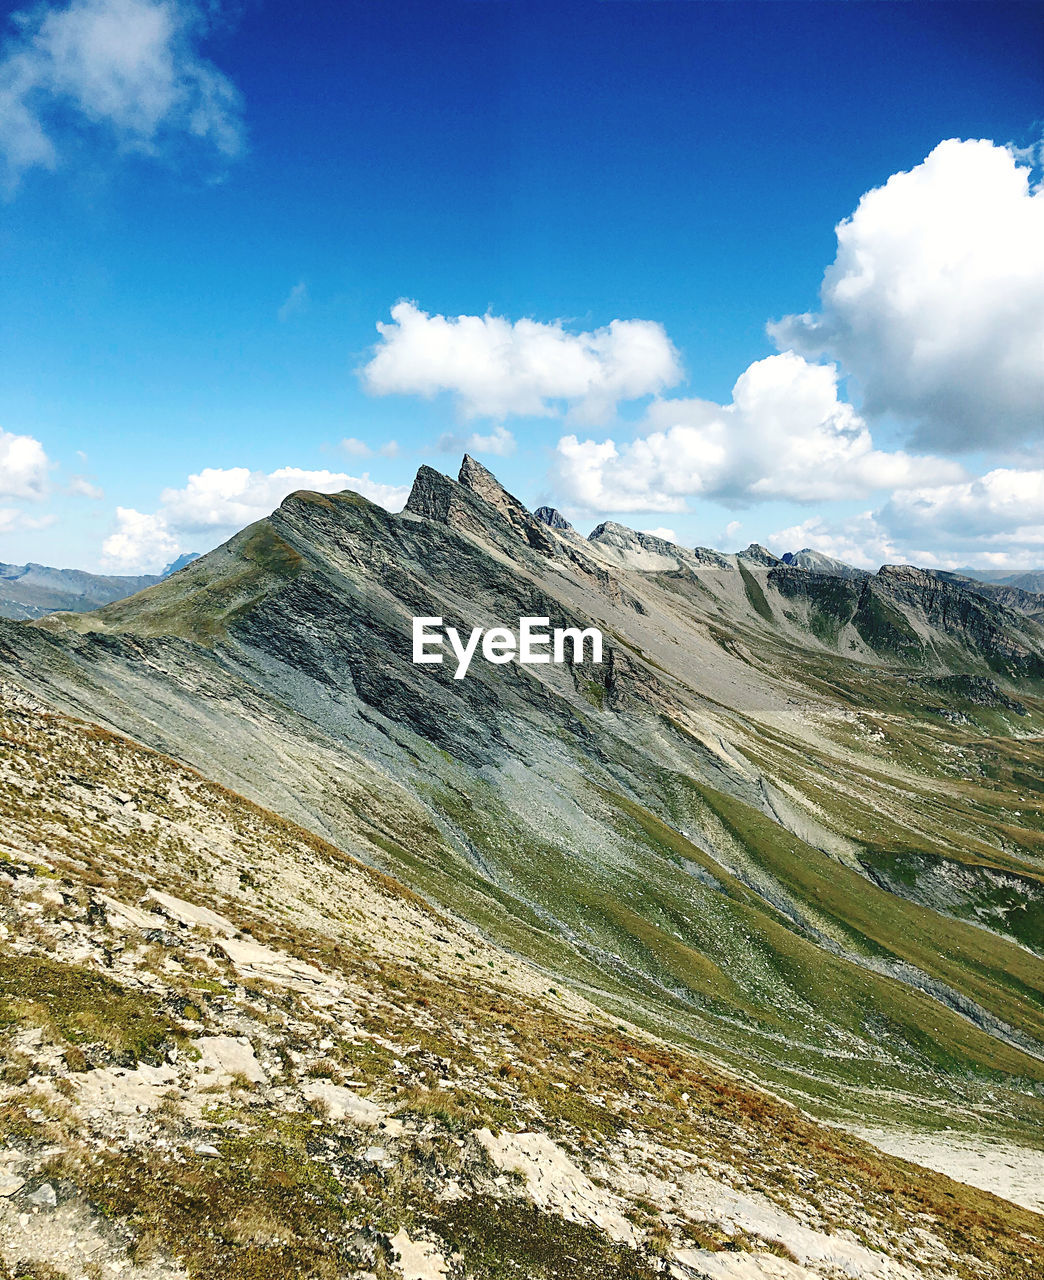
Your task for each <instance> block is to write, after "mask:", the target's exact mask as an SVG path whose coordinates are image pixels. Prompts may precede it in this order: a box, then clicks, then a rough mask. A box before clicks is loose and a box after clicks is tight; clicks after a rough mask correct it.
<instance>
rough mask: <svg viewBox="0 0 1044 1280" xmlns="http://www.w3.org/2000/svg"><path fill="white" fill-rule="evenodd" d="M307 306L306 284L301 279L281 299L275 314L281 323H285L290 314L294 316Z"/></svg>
mask: <svg viewBox="0 0 1044 1280" xmlns="http://www.w3.org/2000/svg"><path fill="white" fill-rule="evenodd" d="M307 306H308V286H307V285H306V284H305V282H304V281H303V280H299V281H298V282H297V284H295V285H294V287H293V288H292V289H291V290H290V292H289V293H288V294H287V295H286V297H285V298H284V299H283V304H282V306H281V307H280V308H279V311H278V313H277V314H278V316H279V319H280V320H281V321H282V323H283V324H285V323H286V322H287V320H289V319H290V318H291V316H296V315H297V314H298V313H299V312H301V311H304V309H305V308H306V307H307Z"/></svg>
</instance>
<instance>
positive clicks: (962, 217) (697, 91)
mask: <svg viewBox="0 0 1044 1280" xmlns="http://www.w3.org/2000/svg"><path fill="white" fill-rule="evenodd" d="M205 14H206V16H204V10H203V9H202V8H200V9H196V8H194V7H193V6H192V5H191V4H190V3H188V0H76V3H74V4H72V5H67V4H50V5H48V4H45V5H43V6H42V7H39V8H35V9H28V10H26V12H25V14H24V15H23V17H22V18H21V19H19V18H18V17H17V16H11V17H9V19H8V21H7V25H6V28H5V42H4V43H3V45H2V46H0V154H2V156H3V158H4V161H5V166H4V172H3V178H2V180H3V183H4V203H3V204H2V205H0V221H2V230H0V254H2V272H0V430H2V431H3V433H4V434H3V435H2V436H0V559H2V560H5V561H9V562H17V563H21V562H23V561H25V560H30V559H31V560H38V561H43V562H46V563H52V564H59V565H70V566H77V567H84V568H91V569H101V568H105V569H107V570H109V571H115V572H134V571H141V570H152V569H155V568H157V567H158V566H159V565H160V564H161V563H163V562H164V560H165V559H170V558H173V554H176V553H177V551H178V550H206V549H208V548H209V547H210V546H213V545H215V544H216V543H217V542H218V541H221V540H222V539H223V538H224V537H227V536H228V535H229V534H230V533H231V532H232V531H233V530H234V529H235V528H236V527H237V526H238V525H239V524H240V523H245V522H246V521H247V520H249V519H252V518H256V517H257V516H258V515H260V514H263V512H264V511H265V510H267V509H270V507H271V506H273V505H275V504H276V503H277V502H278V501H279V499H280V497H281V496H282V494H283V493H284V492H286V491H288V488H292V487H303V486H307V487H341V485H342V483H343V478H344V477H352V478H354V479H358V480H359V482H360V485H361V486H363V487H364V491H368V492H370V493H371V495H372V496H375V497H377V498H380V499H381V500H384V501H386V502H387V503H389V505H392V506H394V505H396V503H397V502H399V501H401V491H402V487H403V486H406V485H408V483H409V481H410V479H411V478H412V475H413V472H414V471H415V469H416V467H417V465H418V464H419V463H420V462H425V461H426V462H429V463H432V464H433V465H436V466H439V467H441V468H443V469H445V470H449V471H455V468H456V466H457V465H458V463H459V452H460V449H461V448H462V447H463V446H464V445H465V444H469V443H470V447H471V448H472V451H474V452H476V453H477V455H478V456H479V457H480V458H481V459H482V460H483V461H484V462H486V464H487V465H489V466H490V467H491V468H492V469H493V470H495V471H496V473H497V474H498V475H499V476H500V477H501V478H502V479H503V480H504V482H505V483H506V484H507V485H508V487H510V488H512V489H513V490H514V491H515V492H517V493H518V494H519V496H520V497H522V498H523V499H524V500H526V501H527V502H529V503H530V504H531V505H536V504H537V503H538V502H541V501H545V500H549V499H550V500H553V501H555V502H556V503H557V504H558V505H560V506H561V507H562V508H563V509H565V510H567V512H569V513H571V514H572V515H573V517H574V518H575V519H576V522H577V524H578V526H579V527H581V528H582V529H584V530H585V531H586V530H587V529H588V528H590V527H591V525H592V524H594V523H595V522H596V521H597V520H598V519H601V518H606V517H611V518H614V519H619V520H621V521H623V522H624V523H628V524H631V525H633V526H635V527H638V528H648V529H653V528H656V529H666V530H670V531H672V532H673V533H674V534H675V535H676V536H677V538H678V540H680V541H683V542H686V543H712V544H717V545H725V546H726V547H727V548H729V549H732V548H733V547H736V546H742V545H745V544H746V543H747V542H749V541H751V540H755V539H756V540H759V541H763V542H767V543H768V544H769V545H771V546H773V548H774V549H776V550H784V549H789V548H790V547H791V543H792V542H793V543H794V544H795V546H794V548H793V549H796V544H800V545H805V544H811V545H817V546H821V547H822V548H823V549H824V550H829V551H833V552H835V553H839V554H843V555H846V556H849V557H850V558H853V559H858V560H859V561H860V562H861V563H867V564H872V563H880V562H881V560H884V559H918V560H920V561H921V562H925V563H939V564H949V565H956V564H968V563H979V564H981V565H983V566H985V565H1011V566H1013V567H1014V566H1021V565H1030V564H1039V563H1044V461H1042V458H1041V448H1040V436H1041V431H1042V429H1044V400H1042V385H1041V383H1042V377H1044V375H1042V373H1041V370H1042V369H1044V317H1042V313H1041V307H1040V303H1039V299H1040V297H1041V296H1044V263H1042V261H1041V252H1042V251H1041V250H1039V249H1038V248H1036V247H1035V246H1036V245H1037V243H1038V240H1039V241H1041V242H1044V235H1041V234H1040V233H1041V232H1042V231H1044V197H1042V196H1041V195H1040V194H1039V193H1038V187H1037V185H1036V184H1037V182H1038V181H1039V178H1040V169H1039V166H1037V165H1035V162H1036V161H1039V159H1040V151H1039V147H1038V144H1039V141H1040V136H1041V131H1042V127H1044V126H1042V123H1041V122H1042V120H1044V72H1042V70H1041V68H1042V67H1044V10H1041V8H1040V7H1039V6H1031V5H1022V6H1007V5H1003V4H999V5H993V4H991V5H980V4H959V5H955V6H951V5H949V4H946V3H926V4H918V3H907V4H887V5H886V4H862V3H830V2H826V3H805V4H789V3H761V4H750V5H748V4H744V3H662V4H660V3H613V4H564V5H563V4H554V5H546V6H545V5H540V4H532V3H527V4H521V3H510V2H503V3H492V2H490V3H483V2H482V0H476V2H473V3H467V4H459V5H458V4H443V3H436V4H431V3H423V4H421V3H417V4H412V3H411V4H405V3H396V2H395V0H390V2H389V3H385V4H372V3H367V4H353V3H338V4H316V5H311V6H307V7H304V8H303V9H300V10H297V9H294V10H292V9H291V8H290V7H289V6H285V5H276V4H273V3H270V2H269V3H264V2H263V0H252V3H250V4H246V5H244V4H236V5H234V6H229V7H226V8H225V9H224V10H223V11H222V10H220V9H216V8H212V7H211V6H209V5H208V6H207V7H206V10H205ZM947 140H953V141H949V142H948V141H947ZM944 143H946V146H943V147H941V146H940V144H944ZM893 175H899V177H900V178H901V177H902V175H907V178H906V180H905V181H898V180H893V182H892V183H890V184H889V185H888V186H887V187H885V184H886V183H888V180H889V179H890V178H892V177H893ZM875 191H876V192H882V191H883V193H884V194H883V195H881V196H880V198H878V199H876V200H875V199H870V198H869V197H868V199H867V200H866V201H864V203H863V205H861V204H860V201H861V199H862V198H863V197H864V196H867V195H868V193H874V192H875ZM859 210H862V212H861V213H860V212H857V211H859ZM853 215H855V216H853ZM846 218H851V223H850V228H851V231H850V235H849V241H848V244H847V247H844V246H842V247H839V244H838V239H837V236H836V234H835V227H836V225H837V224H838V223H839V222H841V220H842V219H846ZM939 246H945V247H946V249H945V253H943V250H942V249H940V247H939ZM938 255H942V256H938ZM835 258H836V259H837V262H838V266H837V267H836V268H835V279H834V284H833V285H831V284H830V281H829V279H828V281H827V283H826V285H825V286H824V272H825V271H826V270H827V269H828V268H829V267H830V266H831V264H832V263H834V261H835ZM868 264H869V265H868ZM940 280H945V281H947V282H948V283H947V285H946V287H941V286H940V284H939V281H940ZM821 286H823V287H824V293H823V295H822V297H821V294H820V290H821ZM835 286H836V287H835ZM900 295H901V297H900ZM897 297H899V301H898V302H897V300H896V299H897ZM402 300H410V301H411V302H412V303H413V304H414V306H413V307H411V308H409V309H407V310H406V311H402V310H400V311H399V312H398V313H397V314H398V315H399V317H400V318H399V321H398V322H392V321H391V309H392V308H393V306H396V304H398V303H400V302H401V301H402ZM897 308H898V309H897ZM804 313H809V314H810V315H811V317H812V318H811V319H808V320H806V321H804V322H801V321H798V320H796V319H794V317H797V316H800V315H802V314H804ZM438 317H449V318H450V320H448V321H440V320H439V319H438ZM456 317H471V320H470V321H469V322H467V323H466V324H462V323H460V322H458V321H456V320H455V319H453V318H456ZM784 317H791V320H789V321H787V320H784ZM490 318H492V319H490ZM773 321H781V322H782V323H781V324H779V325H777V326H776V328H775V329H774V330H773V331H772V333H770V332H768V331H767V329H766V325H767V324H769V322H773ZM379 322H380V323H383V324H384V325H385V326H386V328H385V332H384V334H383V336H379V335H378V332H377V329H376V325H377V324H378V323H379ZM520 322H521V323H520ZM614 322H617V327H616V328H615V329H609V328H608V327H609V326H612V325H613V323H614ZM621 322H622V326H621ZM599 335H601V336H599ZM926 353H927V354H926ZM367 370H369V372H368V373H367V372H366V371H367ZM738 380H739V381H738ZM737 383H738V389H737V400H736V401H735V402H734V401H733V388H734V385H737ZM344 441H348V442H349V443H348V444H347V445H345V444H344V443H342V442H344ZM608 441H612V442H613V444H612V446H607V442H608ZM392 442H394V444H393V443H392ZM193 477H195V478H196V479H195V480H193V479H192V478H193ZM367 486H368V488H367Z"/></svg>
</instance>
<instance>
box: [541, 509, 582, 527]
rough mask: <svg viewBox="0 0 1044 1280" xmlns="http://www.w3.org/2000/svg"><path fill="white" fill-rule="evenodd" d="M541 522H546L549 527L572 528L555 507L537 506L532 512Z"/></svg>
mask: <svg viewBox="0 0 1044 1280" xmlns="http://www.w3.org/2000/svg"><path fill="white" fill-rule="evenodd" d="M533 514H534V515H535V516H536V518H537V519H538V520H539V521H540V523H541V524H546V525H547V526H548V528H550V529H562V530H566V529H572V527H573V526H572V525H571V524H570V523H569V521H568V520H567V519H566V518H565V516H564V515H563V514H562V513H561V511H559V510H558V508H557V507H537V509H536V510H535V511H534V512H533Z"/></svg>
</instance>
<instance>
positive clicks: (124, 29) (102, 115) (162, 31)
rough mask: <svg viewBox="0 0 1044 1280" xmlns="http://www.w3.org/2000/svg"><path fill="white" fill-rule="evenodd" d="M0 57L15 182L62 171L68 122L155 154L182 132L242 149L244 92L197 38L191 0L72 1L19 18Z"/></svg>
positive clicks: (1, 139) (228, 152) (0, 115)
mask: <svg viewBox="0 0 1044 1280" xmlns="http://www.w3.org/2000/svg"><path fill="white" fill-rule="evenodd" d="M14 22H15V25H16V28H17V29H16V32H15V33H14V34H13V35H11V36H10V37H9V38H8V40H7V41H6V42H5V44H4V46H3V49H2V56H0V153H2V154H3V156H4V158H5V160H6V164H7V173H8V182H9V185H13V184H14V183H16V182H17V180H18V178H19V177H20V176H21V174H22V173H23V172H24V171H25V170H26V169H29V168H32V167H34V166H42V167H45V168H54V166H55V165H56V164H57V162H58V159H59V146H58V144H57V143H56V141H55V138H56V136H58V135H59V134H60V132H61V130H62V129H64V128H68V127H70V126H72V127H82V126H83V125H85V124H86V125H95V126H102V127H104V128H105V129H107V130H108V131H110V132H111V133H112V134H113V135H114V136H115V139H116V141H117V143H118V144H119V145H121V146H123V147H128V148H133V149H136V150H139V151H144V152H155V151H156V150H158V148H159V147H160V145H161V144H162V143H163V142H164V141H165V140H167V139H168V138H172V137H174V136H180V137H188V138H193V139H197V140H200V141H203V142H206V143H209V144H210V145H212V146H213V147H215V148H216V149H217V151H218V152H219V153H220V154H222V155H224V156H226V157H230V156H234V155H236V154H237V153H238V152H239V151H240V149H241V147H242V136H243V130H242V124H241V118H240V101H239V94H238V92H237V90H236V88H235V86H234V85H233V84H232V82H231V81H230V80H229V79H228V78H227V77H226V76H224V75H223V74H222V73H221V72H220V71H219V70H218V69H217V68H216V67H215V66H214V65H213V64H212V63H211V62H209V61H207V60H206V59H205V58H203V57H201V56H200V54H199V53H198V51H197V48H196V45H197V43H198V40H199V37H200V35H201V34H202V32H203V29H204V26H205V20H204V10H203V9H202V8H200V7H197V6H196V5H195V4H194V3H192V2H191V0H72V2H71V3H70V4H67V5H64V6H57V5H53V4H43V5H39V6H38V7H36V8H34V9H31V10H29V11H27V12H25V13H23V14H20V15H17V16H16V17H15V19H14Z"/></svg>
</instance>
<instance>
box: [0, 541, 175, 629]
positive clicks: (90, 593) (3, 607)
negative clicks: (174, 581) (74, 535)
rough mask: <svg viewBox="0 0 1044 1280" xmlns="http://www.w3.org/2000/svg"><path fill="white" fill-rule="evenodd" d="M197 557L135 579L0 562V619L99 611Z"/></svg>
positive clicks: (79, 570)
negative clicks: (89, 610)
mask: <svg viewBox="0 0 1044 1280" xmlns="http://www.w3.org/2000/svg"><path fill="white" fill-rule="evenodd" d="M196 558H197V553H196V552H186V554H185V555H182V556H179V557H178V558H177V560H173V561H171V563H170V564H168V565H167V566H166V568H165V569H164V570H163V572H162V573H158V574H141V575H139V576H137V577H124V576H108V575H105V574H97V573H86V572H84V571H83V570H82V569H52V568H51V567H50V566H49V565H45V564H32V563H30V564H2V563H0V618H14V619H17V620H27V619H31V618H42V617H44V615H45V614H48V613H56V612H59V611H61V612H72V613H83V612H85V611H86V610H88V609H98V608H100V607H101V606H102V605H103V604H110V603H111V602H112V601H113V600H122V599H123V598H124V597H125V596H130V595H134V594H135V592H138V591H144V590H145V588H146V587H151V586H154V585H155V584H156V583H157V582H162V581H163V579H164V578H167V577H169V576H170V575H171V574H172V573H175V572H177V570H178V569H182V568H184V567H185V565H187V564H191V563H192V561H193V560H195V559H196Z"/></svg>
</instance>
